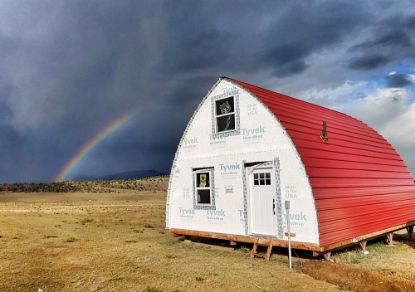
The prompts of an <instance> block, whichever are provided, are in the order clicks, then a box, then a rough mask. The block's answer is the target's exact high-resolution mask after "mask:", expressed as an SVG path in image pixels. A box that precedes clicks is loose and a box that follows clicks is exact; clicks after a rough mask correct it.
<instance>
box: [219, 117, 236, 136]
mask: <svg viewBox="0 0 415 292" xmlns="http://www.w3.org/2000/svg"><path fill="white" fill-rule="evenodd" d="M216 124H217V129H218V132H225V131H230V130H235V115H234V114H230V115H226V116H221V117H217V118H216Z"/></svg>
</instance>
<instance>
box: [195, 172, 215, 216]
mask: <svg viewBox="0 0 415 292" xmlns="http://www.w3.org/2000/svg"><path fill="white" fill-rule="evenodd" d="M206 172H208V173H209V187H197V174H198V173H206ZM192 175H193V208H194V209H199V210H216V206H215V183H214V168H213V167H208V168H202V169H196V170H195V169H193V171H192ZM198 190H210V204H204V203H198V202H197V201H198V200H197V195H198V194H197V191H198Z"/></svg>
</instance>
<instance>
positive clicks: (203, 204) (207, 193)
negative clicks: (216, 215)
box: [193, 168, 215, 209]
mask: <svg viewBox="0 0 415 292" xmlns="http://www.w3.org/2000/svg"><path fill="white" fill-rule="evenodd" d="M193 177H194V184H195V189H194V196H195V197H194V205H195V208H196V209H214V208H215V200H214V187H213V168H207V169H199V170H195V171H194V172H193Z"/></svg>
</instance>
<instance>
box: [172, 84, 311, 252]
mask: <svg viewBox="0 0 415 292" xmlns="http://www.w3.org/2000/svg"><path fill="white" fill-rule="evenodd" d="M285 200H290V201H291V211H290V213H291V217H290V218H291V224H292V227H291V230H292V232H293V233H295V238H294V241H296V242H304V243H310V244H315V245H319V233H318V224H317V217H316V208H315V204H314V198H313V195H312V191H311V186H310V183H309V180H308V177H307V175H306V171H305V168H304V166H303V163H302V161H301V159H300V157H299V155H298V153H297V150H296V148H295V146H294V144H293V143H292V141H291V139H290V137H289V136H288V135H287V133H286V131H285V129H284V127H283V126H282V125H281V123H280V122H279V121H278V119H277V118H276V116H275V115H274V114H273V113H272V112H271V111H270V110H269V109H268V107H267V106H265V105H264V104H263V103H262V102H261V101H260V100H259V99H258V98H257V97H255V96H254V95H252V94H251V93H249V92H248V91H247V90H245V89H243V88H242V87H240V86H238V85H236V84H235V83H234V82H231V81H230V80H228V79H226V78H221V79H220V80H219V81H218V82H217V83H216V84H215V85H214V86H213V88H212V89H211V90H210V92H209V93H208V94H207V96H206V97H205V98H204V99H203V100H202V102H201V103H200V105H199V106H198V108H197V109H196V111H195V113H194V114H193V117H192V118H191V120H190V122H189V123H188V125H187V128H186V130H185V132H184V134H183V137H182V139H181V141H180V144H179V146H178V149H177V152H176V155H175V158H174V162H173V166H172V170H171V176H170V182H169V188H168V199H167V207H166V226H167V228H169V229H171V230H173V229H174V230H191V231H202V232H212V233H220V234H228V235H245V236H261V237H273V238H276V239H279V240H286V235H285V232H286V230H287V228H286V224H285V222H286V218H285V210H284V208H283V206H284V201H285Z"/></svg>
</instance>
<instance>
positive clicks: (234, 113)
mask: <svg viewBox="0 0 415 292" xmlns="http://www.w3.org/2000/svg"><path fill="white" fill-rule="evenodd" d="M228 98H232V100H233V112H229V113H226V114H220V115H218V114H216V113H217V111H218V109H217V107H216V105H217V103H218V101H221V100H224V99H228ZM214 114H215V121H214V122H215V133H216V134H222V133H228V132H232V131H235V130H236V101H235V96H234V95H230V96H226V97H222V98H217V99H215V102H214ZM230 115H233V116H234V121H235V129H230V130H226V131H220V132H219V130H218V118H221V117H226V116H230Z"/></svg>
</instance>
